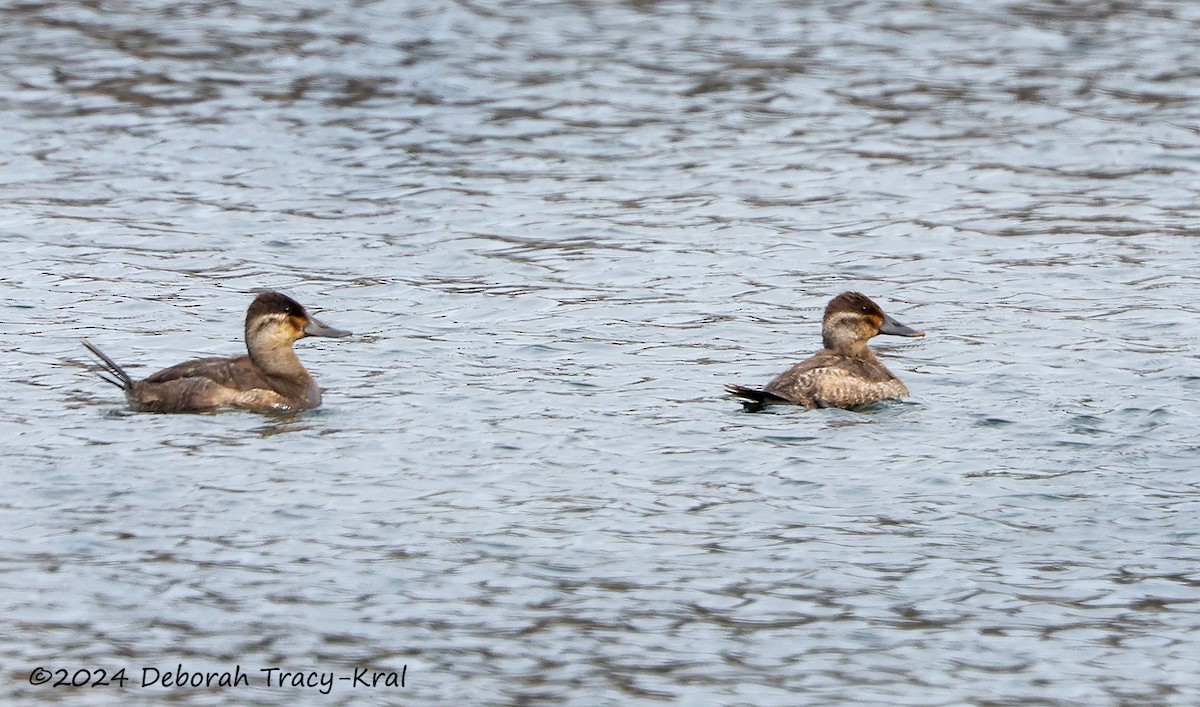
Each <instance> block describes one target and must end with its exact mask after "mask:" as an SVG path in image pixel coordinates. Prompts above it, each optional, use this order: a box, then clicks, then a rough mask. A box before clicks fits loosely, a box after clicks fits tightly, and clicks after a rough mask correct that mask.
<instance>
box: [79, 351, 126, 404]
mask: <svg viewBox="0 0 1200 707" xmlns="http://www.w3.org/2000/svg"><path fill="white" fill-rule="evenodd" d="M81 341H82V342H83V345H84V347H85V348H86V349H87V350H88V351H91V352H92V354H93V355H94V356H95V357H96V358H98V359H100V363H102V364H103V365H104V371H96V375H98V376H100V377H101V378H102V379H104V380H105V381H106V382H108V383H112V384H113V385H115V386H117V387H118V388H120V389H121V390H124V391H126V392H129V391H131V390H133V379H132V378H130V377H129V374H128V373H126V372H125V369H124V368H121V367H120V366H118V365H117V363H116V361H113V360H112V359H111V358H109V357H108V356H105V355H104V352H103V351H101V350H100V349H98V348H96V346H95V345H94V344H92V342H90V341H88V340H87V339H81Z"/></svg>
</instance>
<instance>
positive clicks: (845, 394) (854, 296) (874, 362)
mask: <svg viewBox="0 0 1200 707" xmlns="http://www.w3.org/2000/svg"><path fill="white" fill-rule="evenodd" d="M876 334H892V335H894V336H924V335H925V333H924V332H920V331H916V330H914V329H910V328H909V327H906V326H904V325H903V324H901V323H900V322H898V321H896V320H895V319H892V318H891V317H889V316H888V315H886V314H884V313H883V310H882V309H880V308H879V305H877V304H875V303H874V302H872V301H871V299H870V298H869V297H867V296H866V295H864V294H861V293H859V292H843V293H842V294H840V295H838V296H837V297H834V298H833V299H832V300H831V301H830V302H829V305H828V306H826V307H825V317H824V319H823V321H822V323H821V339H822V341H823V342H824V344H825V348H824V349H822V350H821V351H819V352H817V353H816V354H815V355H813V357H812V358H809V359H808V360H806V361H803V362H801V363H797V364H796V365H794V366H792V367H791V368H789V369H787V370H786V371H784V372H783V373H781V374H780V375H779V376H778V377H777V378H775V380H773V381H771V382H770V383H768V384H767V386H766V387H765V388H763V389H761V390H759V389H757V388H747V387H745V386H740V385H727V386H725V390H726V391H727V392H729V393H730V394H731V395H733V396H734V397H736V398H738V399H739V400H740V401H741V403H742V405H744V406H745V408H746V410H747V411H748V412H754V411H757V410H760V409H762V408H763V406H766V405H772V404H784V405H789V404H790V405H803V406H805V407H810V408H825V407H834V408H845V409H850V408H854V407H858V406H859V405H865V404H867V403H873V402H876V401H879V400H889V399H892V398H903V397H905V396H907V395H908V388H906V387H905V386H904V383H901V382H900V379H899V378H897V377H896V376H895V375H893V374H892V372H891V371H889V370H888V369H887V366H884V365H883V364H882V363H880V361H879V359H877V358H875V354H874V353H872V352H871V349H869V348H868V347H867V341H869V340H870V339H871V338H872V337H873V336H875V335H876Z"/></svg>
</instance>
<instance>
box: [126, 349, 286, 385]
mask: <svg viewBox="0 0 1200 707" xmlns="http://www.w3.org/2000/svg"><path fill="white" fill-rule="evenodd" d="M188 378H197V379H202V380H206V381H211V382H213V383H216V384H217V385H220V386H223V387H226V388H233V389H235V390H251V389H254V388H266V389H268V390H269V389H270V388H271V384H270V383H269V382H268V381H267V379H266V377H265V376H263V375H262V373H261V372H259V370H258V369H257V367H255V366H254V365H253V364H251V363H250V357H249V356H238V357H235V358H223V357H220V356H214V357H210V358H197V359H193V360H191V361H184V362H183V363H177V364H175V365H174V366H171V367H170V368H164V369H163V370H161V371H159V372H158V373H155V374H153V375H151V376H149V377H148V378H146V379H144V380H143V381H142V383H168V382H171V381H179V380H184V379H188Z"/></svg>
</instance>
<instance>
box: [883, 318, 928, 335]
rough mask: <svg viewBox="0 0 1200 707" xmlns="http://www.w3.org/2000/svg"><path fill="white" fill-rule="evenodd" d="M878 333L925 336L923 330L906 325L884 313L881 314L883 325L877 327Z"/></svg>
mask: <svg viewBox="0 0 1200 707" xmlns="http://www.w3.org/2000/svg"><path fill="white" fill-rule="evenodd" d="M879 333H880V334H891V335H892V336H925V332H923V331H917V330H916V329H913V328H912V327H906V326H904V325H903V324H901V323H900V322H898V321H896V320H895V319H892V318H891V317H889V316H888V315H886V314H885V315H883V325H882V326H880V327H879Z"/></svg>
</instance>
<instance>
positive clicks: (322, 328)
mask: <svg viewBox="0 0 1200 707" xmlns="http://www.w3.org/2000/svg"><path fill="white" fill-rule="evenodd" d="M304 335H305V336H331V337H338V336H350V332H348V331H346V330H345V329H334V328H333V327H331V326H327V325H325V324H322V323H321V322H319V321H317V320H316V319H313V318H312V317H309V318H308V324H305V325H304Z"/></svg>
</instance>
